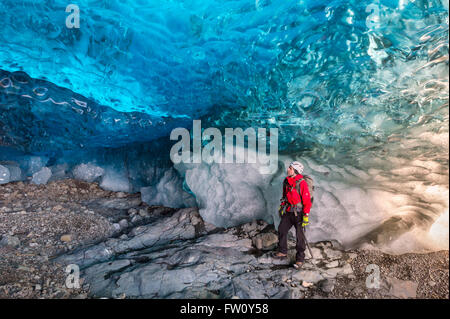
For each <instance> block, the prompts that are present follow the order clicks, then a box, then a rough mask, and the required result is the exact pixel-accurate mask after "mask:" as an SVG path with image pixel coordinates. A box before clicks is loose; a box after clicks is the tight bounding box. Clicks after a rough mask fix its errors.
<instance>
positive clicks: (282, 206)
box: [278, 203, 286, 217]
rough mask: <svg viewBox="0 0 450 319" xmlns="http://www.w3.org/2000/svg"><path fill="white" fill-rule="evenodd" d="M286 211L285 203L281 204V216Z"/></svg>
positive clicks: (279, 209) (279, 210) (279, 212)
mask: <svg viewBox="0 0 450 319" xmlns="http://www.w3.org/2000/svg"><path fill="white" fill-rule="evenodd" d="M285 212H286V205H284V204H283V203H282V204H280V207H279V208H278V214H279V215H280V217H281V216H283V215H284V213H285Z"/></svg>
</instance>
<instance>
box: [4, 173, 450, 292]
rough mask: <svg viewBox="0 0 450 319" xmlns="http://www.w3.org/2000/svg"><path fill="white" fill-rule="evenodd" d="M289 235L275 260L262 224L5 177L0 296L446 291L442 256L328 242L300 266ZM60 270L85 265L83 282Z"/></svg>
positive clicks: (75, 184)
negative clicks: (285, 251)
mask: <svg viewBox="0 0 450 319" xmlns="http://www.w3.org/2000/svg"><path fill="white" fill-rule="evenodd" d="M294 240H295V239H294V237H293V236H292V234H291V236H290V239H289V247H290V249H289V260H286V261H276V260H273V259H272V258H271V251H273V249H274V248H275V247H276V243H277V236H276V232H275V229H274V228H273V226H272V225H268V224H266V223H265V222H263V221H254V222H252V223H248V224H244V225H241V226H239V227H233V228H229V229H222V228H216V227H215V226H213V225H211V224H208V223H205V222H204V221H203V220H202V218H201V217H200V215H199V213H198V210H197V209H195V208H186V209H171V208H166V207H160V206H148V205H146V204H145V203H143V202H141V198H140V196H139V194H135V195H132V194H125V193H115V192H110V191H104V190H102V189H101V188H99V187H98V185H97V184H96V183H85V182H79V181H75V180H62V181H55V182H51V183H49V184H47V185H33V184H29V183H27V182H25V183H24V182H16V183H9V184H5V185H0V298H99V297H106V298H447V299H448V298H449V295H448V291H449V286H448V285H449V263H448V260H449V256H448V251H440V252H434V253H428V254H405V255H399V256H393V255H388V254H384V253H381V252H378V251H368V250H348V251H346V250H344V249H343V248H342V247H341V246H340V244H339V243H338V242H336V241H327V242H319V243H313V244H311V248H312V253H313V255H314V259H311V258H310V255H309V253H307V260H306V262H305V264H304V266H303V268H302V269H301V270H296V269H294V268H293V267H292V266H291V263H292V262H293V259H294V255H295V249H294V248H295V242H294ZM68 265H69V267H70V269H72V270H73V269H76V268H79V269H80V271H81V273H80V281H79V283H80V286H79V288H76V287H75V288H74V287H73V285H72V286H71V285H70V284H71V283H73V282H74V281H73V280H68V278H70V279H73V278H74V273H69V272H70V269H69V270H68V269H67V268H66V267H67V266H68ZM66 270H67V272H66ZM377 274H379V276H377ZM377 278H379V280H377ZM66 280H68V281H67V282H66Z"/></svg>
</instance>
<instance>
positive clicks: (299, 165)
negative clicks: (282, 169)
mask: <svg viewBox="0 0 450 319" xmlns="http://www.w3.org/2000/svg"><path fill="white" fill-rule="evenodd" d="M289 166H292V168H293V169H295V170H296V171H297V172H298V173H299V174H301V173H303V164H302V163H300V162H297V161H295V162H292V163H291V164H290V165H289Z"/></svg>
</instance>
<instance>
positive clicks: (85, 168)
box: [72, 163, 105, 182]
mask: <svg viewBox="0 0 450 319" xmlns="http://www.w3.org/2000/svg"><path fill="white" fill-rule="evenodd" d="M72 173H73V176H74V177H75V178H76V179H79V180H83V181H86V182H93V181H95V180H96V179H97V178H99V177H100V176H102V175H103V174H104V173H105V170H104V169H103V168H101V167H98V166H96V165H94V164H92V163H87V164H84V163H82V164H80V165H77V166H75V168H74V169H73V171H72Z"/></svg>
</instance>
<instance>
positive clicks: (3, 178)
mask: <svg viewBox="0 0 450 319" xmlns="http://www.w3.org/2000/svg"><path fill="white" fill-rule="evenodd" d="M10 177H11V175H10V173H9V169H8V168H7V167H5V166H3V165H0V184H7V183H9V181H10Z"/></svg>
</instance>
